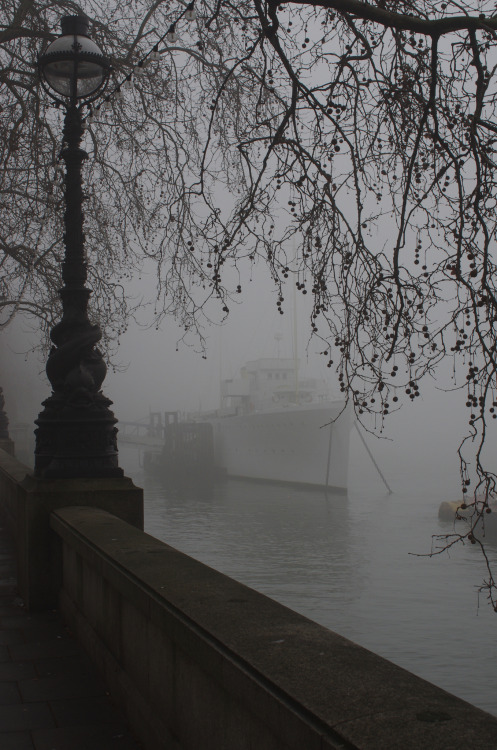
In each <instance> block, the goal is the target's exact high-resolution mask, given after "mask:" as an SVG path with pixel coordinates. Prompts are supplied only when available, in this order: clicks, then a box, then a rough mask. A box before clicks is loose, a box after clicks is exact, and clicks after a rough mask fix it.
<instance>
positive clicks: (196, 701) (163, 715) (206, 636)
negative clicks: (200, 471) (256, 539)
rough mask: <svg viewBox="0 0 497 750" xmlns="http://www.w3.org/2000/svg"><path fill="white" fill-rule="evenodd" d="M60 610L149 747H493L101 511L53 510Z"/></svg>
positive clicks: (445, 712) (426, 686)
mask: <svg viewBox="0 0 497 750" xmlns="http://www.w3.org/2000/svg"><path fill="white" fill-rule="evenodd" d="M51 526H52V529H53V531H54V532H55V534H56V535H57V536H58V537H59V538H60V540H61V545H62V568H63V578H62V589H61V595H60V604H61V608H62V610H63V612H64V614H65V616H66V618H67V620H68V621H69V623H70V625H71V626H72V628H73V630H74V631H75V632H76V633H77V635H78V637H79V638H80V640H81V641H82V642H83V644H84V645H85V647H86V649H87V650H88V651H89V653H90V654H91V656H92V657H93V660H94V661H95V663H96V664H97V665H99V666H100V668H101V670H102V671H103V673H104V676H105V679H106V682H107V684H108V686H109V688H110V690H111V693H112V695H113V696H114V697H115V698H116V699H117V700H118V702H119V703H120V704H121V705H122V707H123V708H124V709H125V711H126V714H127V716H128V719H129V721H130V722H131V724H132V726H133V727H134V729H135V731H136V733H137V735H138V736H139V738H140V739H141V740H142V741H143V743H144V745H145V747H146V748H147V749H148V750H159V749H160V750H166V749H167V750H249V749H250V750H253V749H254V748H256V749H257V750H332V749H333V750H338V748H341V749H342V750H346V749H349V750H350V749H351V748H356V749H358V748H360V750H380V749H381V750H394V749H398V750H421V749H423V750H424V749H425V748H426V749H427V750H428V749H429V750H449V749H450V750H457V749H458V748H471V750H483V749H484V748H485V749H486V750H490V749H491V748H492V749H493V750H495V748H496V747H497V719H496V718H495V717H493V716H490V715H489V714H486V713H485V712H483V711H480V710H479V709H477V708H475V707H473V706H471V705H470V704H468V703H465V702H464V701H462V700H460V699H458V698H456V697H454V696H452V695H450V694H448V693H446V692H445V691H443V690H441V689H439V688H437V687H435V686H434V685H431V684H430V683H428V682H426V681H424V680H421V679H419V678H418V677H415V676H414V675H412V674H411V673H409V672H407V671H405V670H403V669H401V668H399V667H396V666H395V665H393V664H392V663H390V662H388V661H386V660H385V659H382V658H380V657H379V656H377V655H375V654H373V653H371V652H370V651H367V650H366V649H364V648H362V647H360V646H358V645H356V644H354V643H352V642H350V641H348V640H346V639H345V638H342V637H341V636H339V635H337V634H335V633H333V632H331V631H330V630H327V629H326V628H324V627H321V626H320V625H318V624H316V623H314V622H312V621H310V620H308V619H306V618H305V617H303V616H301V615H299V614H297V613H295V612H293V611H291V610H289V609H287V608H286V607H284V606H282V605H280V604H278V603H276V602H274V601H273V600H271V599H269V598H267V597H265V596H263V595H261V594H259V593H257V592H255V591H253V590H252V589H250V588H248V587H246V586H244V585H242V584H239V583H237V582H236V581H234V580H232V579H231V578H228V577H227V576H224V575H222V574H221V573H219V572H217V571H214V570H212V569H211V568H209V567H207V566H205V565H203V564H201V563H199V562H197V561H195V560H193V559H192V558H190V557H188V556H187V555H184V554H182V553H180V552H178V551H177V550H174V549H173V548H171V547H169V546H167V545H166V544H163V543H162V542H160V541H158V540H157V539H155V538H153V537H151V536H149V535H147V534H145V533H143V532H141V531H140V530H138V529H137V528H134V527H132V526H130V525H128V524H127V523H125V522H123V521H122V520H120V519H118V518H115V517H113V516H112V515H110V514H109V513H106V512H105V511H101V510H96V509H94V508H88V507H86V508H85V507H70V508H60V509H58V510H55V511H54V512H53V513H52V517H51Z"/></svg>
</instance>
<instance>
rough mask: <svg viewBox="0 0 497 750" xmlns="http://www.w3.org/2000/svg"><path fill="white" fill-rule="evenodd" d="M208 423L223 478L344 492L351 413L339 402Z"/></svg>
mask: <svg viewBox="0 0 497 750" xmlns="http://www.w3.org/2000/svg"><path fill="white" fill-rule="evenodd" d="M335 420H336V421H335ZM209 421H210V422H211V423H212V426H213V435H214V457H215V462H216V465H217V467H218V468H219V469H220V470H221V471H223V472H225V473H226V474H227V475H228V476H232V477H240V478H245V479H252V480H261V481H266V482H286V483H291V484H299V485H306V486H309V487H325V488H327V489H332V490H338V491H341V492H346V490H347V479H348V457H349V438H350V412H349V410H348V409H344V403H343V401H342V402H331V401H330V402H322V403H319V404H309V405H307V406H306V405H302V406H295V407H293V408H288V409H278V410H276V409H275V410H274V411H271V410H269V411H264V412H254V413H252V414H247V415H238V416H223V417H217V418H213V419H211V420H209Z"/></svg>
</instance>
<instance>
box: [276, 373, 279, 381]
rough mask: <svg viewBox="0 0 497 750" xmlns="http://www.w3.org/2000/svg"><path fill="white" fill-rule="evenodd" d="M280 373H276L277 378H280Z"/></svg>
mask: <svg viewBox="0 0 497 750" xmlns="http://www.w3.org/2000/svg"><path fill="white" fill-rule="evenodd" d="M279 377H280V374H279V372H277V373H276V380H279Z"/></svg>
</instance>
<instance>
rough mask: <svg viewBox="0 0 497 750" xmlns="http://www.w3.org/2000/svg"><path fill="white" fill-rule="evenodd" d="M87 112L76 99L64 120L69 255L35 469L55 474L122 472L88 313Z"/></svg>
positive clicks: (49, 475)
mask: <svg viewBox="0 0 497 750" xmlns="http://www.w3.org/2000/svg"><path fill="white" fill-rule="evenodd" d="M82 135H83V128H82V120H81V111H80V109H79V107H78V106H77V104H76V101H72V102H71V105H70V106H69V108H68V109H67V112H66V117H65V123H64V144H65V147H64V149H63V150H62V153H61V156H62V158H63V159H64V161H65V164H66V177H65V200H66V210H65V215H64V224H65V234H64V243H65V258H64V262H63V266H62V279H63V282H64V286H63V288H62V289H61V290H60V296H61V299H62V320H61V321H60V323H58V324H57V325H56V326H55V327H54V328H53V329H52V331H51V334H50V338H51V340H52V342H53V344H54V346H53V347H52V349H51V351H50V354H49V357H48V361H47V366H46V371H47V376H48V379H49V381H50V383H51V385H52V394H51V396H49V398H48V399H46V401H44V402H43V406H44V409H43V411H42V412H41V413H40V415H39V417H38V419H37V420H36V425H37V430H35V435H36V449H35V474H36V475H37V476H39V477H43V478H47V479H48V478H56V477H121V476H123V471H122V469H120V468H119V465H118V458H117V428H116V423H117V420H116V418H115V417H114V414H113V413H112V411H111V410H110V408H109V407H110V405H111V403H112V402H111V401H110V400H109V399H108V398H106V397H105V396H104V394H103V393H102V391H101V385H102V382H103V380H104V378H105V374H106V371H107V367H106V365H105V362H104V359H103V357H102V354H101V352H100V351H99V349H98V348H97V346H96V345H97V344H98V342H99V341H100V339H101V338H102V332H101V330H100V327H99V326H98V325H93V324H92V323H91V322H90V320H89V319H88V300H89V298H90V294H91V292H90V290H89V289H87V288H86V287H85V282H86V279H87V268H86V259H85V253H84V234H83V209H82V203H83V190H82V178H81V167H82V163H83V161H84V160H85V159H86V158H87V154H86V152H85V151H83V149H81V147H80V144H81V138H82Z"/></svg>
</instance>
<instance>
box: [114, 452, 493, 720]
mask: <svg viewBox="0 0 497 750" xmlns="http://www.w3.org/2000/svg"><path fill="white" fill-rule="evenodd" d="M123 449H124V450H123ZM123 449H121V454H120V455H121V465H122V466H123V467H124V468H125V470H126V471H127V472H128V474H129V475H130V476H132V477H133V478H134V480H135V482H136V483H137V484H139V485H140V486H142V487H144V490H145V523H146V531H147V532H148V533H150V534H153V535H154V536H156V537H158V538H159V539H162V540H163V541H165V542H167V543H168V544H170V545H172V546H173V547H176V548H178V549H180V550H181V551H183V552H186V553H187V554H189V555H191V556H192V557H195V558H196V559H198V560H201V561H202V562H204V563H206V564H207V565H210V566H212V567H213V568H216V569H217V570H220V571H222V572H223V573H226V574H227V575H229V576H232V577H233V578H236V579H237V580H239V581H241V582H242V583H245V584H247V585H249V586H251V587H253V588H255V589H257V590H258V591H261V592H262V593H265V594H267V595H268V596H270V597H272V598H273V599H276V600H277V601H279V602H281V603H282V604H285V605H287V606H289V607H291V608H292V609H294V610H297V611H298V612H301V613H302V614H304V615H306V616H307V617H310V618H311V619H313V620H315V621H317V622H319V623H321V624H322V625H325V626H326V627H328V628H331V629H332V630H335V631H336V632H338V633H341V634H342V635H344V636H346V637H347V638H350V639H351V640H353V641H356V642H357V643H360V644H361V645H363V646H366V647H367V648H369V649H371V650H372V651H375V652H376V653H379V654H381V655H382V656H384V657H386V658H387V659H390V660H391V661H393V662H395V663H397V664H399V665H400V666H403V667H405V668H406V669H409V670H411V671H412V672H415V673H416V674H418V675H420V676H422V677H424V678H425V679H428V680H430V681H431V682H434V683H435V684H437V685H439V686H440V687H443V688H445V689H446V690H449V691H450V692H452V693H455V694H456V695H459V696H460V697H462V698H464V699H466V700H468V701H470V702H471V703H474V704H475V705H478V706H480V707H481V708H484V709H485V710H487V711H490V712H492V713H494V714H497V701H496V695H497V692H496V688H497V670H496V669H495V663H496V656H497V646H496V638H495V629H496V627H497V615H495V614H494V613H493V611H492V610H491V608H490V607H489V606H488V605H487V603H486V600H483V601H482V602H481V603H480V608H478V597H477V586H478V584H479V583H481V581H482V580H483V578H484V576H485V568H484V565H483V563H482V559H481V555H480V554H478V551H477V549H476V548H475V547H473V546H471V545H467V546H465V547H462V546H461V547H457V548H456V549H454V550H452V551H451V553H450V556H449V555H448V554H446V553H444V554H443V555H441V556H438V557H435V558H431V559H430V558H428V557H420V556H417V555H416V554H410V553H424V552H428V551H429V550H430V546H431V535H432V534H434V533H437V532H445V531H450V528H451V527H450V524H449V525H447V524H442V523H441V522H439V521H438V518H437V512H438V506H439V503H440V501H441V500H442V499H446V498H445V497H443V496H441V495H439V496H436V495H431V496H430V495H424V496H423V495H420V494H419V492H416V491H412V492H408V491H403V492H402V493H395V494H393V495H385V494H384V491H383V490H382V489H381V488H379V489H377V490H375V491H371V490H370V489H369V486H368V482H367V481H365V482H364V483H363V486H361V483H360V481H356V482H355V484H354V486H353V487H352V489H351V490H350V491H349V494H348V496H343V495H334V494H324V493H322V492H317V491H311V492H309V491H306V490H302V489H296V488H287V487H281V486H275V485H262V484H253V483H245V482H239V481H234V480H230V481H227V482H225V483H222V484H220V485H219V486H217V487H216V488H215V491H214V492H212V493H202V492H201V491H198V490H194V489H192V490H190V491H184V492H183V493H175V492H172V491H171V490H167V489H166V488H164V486H163V485H161V483H160V481H159V480H157V479H156V478H153V477H150V476H148V475H144V474H143V473H142V472H141V470H140V468H139V464H138V460H137V455H138V453H137V449H136V448H133V447H131V446H123ZM489 551H490V554H491V556H493V557H494V558H495V562H496V564H497V550H496V549H491V550H489Z"/></svg>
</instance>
